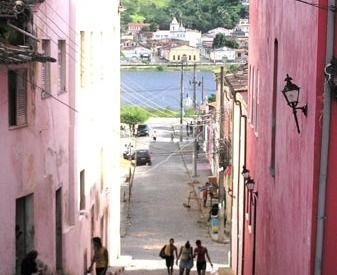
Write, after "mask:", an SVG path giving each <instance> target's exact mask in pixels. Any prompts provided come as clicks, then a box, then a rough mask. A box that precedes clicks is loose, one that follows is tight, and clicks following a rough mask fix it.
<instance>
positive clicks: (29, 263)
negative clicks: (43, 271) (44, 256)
mask: <svg viewBox="0 0 337 275" xmlns="http://www.w3.org/2000/svg"><path fill="white" fill-rule="evenodd" d="M37 255H38V253H37V251H36V250H32V251H30V252H28V253H27V255H26V256H25V257H24V258H23V260H22V262H21V274H22V275H32V274H36V273H37V272H39V270H38V267H37V262H36V259H37Z"/></svg>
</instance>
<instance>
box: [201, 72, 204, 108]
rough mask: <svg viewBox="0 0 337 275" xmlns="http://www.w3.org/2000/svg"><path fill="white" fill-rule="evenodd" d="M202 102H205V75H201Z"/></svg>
mask: <svg viewBox="0 0 337 275" xmlns="http://www.w3.org/2000/svg"><path fill="white" fill-rule="evenodd" d="M201 104H204V77H203V76H202V77H201Z"/></svg>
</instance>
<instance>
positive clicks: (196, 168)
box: [192, 124, 198, 177]
mask: <svg viewBox="0 0 337 275" xmlns="http://www.w3.org/2000/svg"><path fill="white" fill-rule="evenodd" d="M197 130H198V126H197V125H196V124H194V125H193V138H194V142H193V157H192V161H193V171H192V177H198V172H197V171H198V167H197V153H198V138H197Z"/></svg>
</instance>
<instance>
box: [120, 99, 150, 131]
mask: <svg viewBox="0 0 337 275" xmlns="http://www.w3.org/2000/svg"><path fill="white" fill-rule="evenodd" d="M148 118H149V113H148V112H147V111H146V110H144V109H142V108H141V107H139V106H136V105H123V106H122V107H121V122H122V123H125V124H128V125H129V127H130V129H131V130H132V133H133V134H134V133H135V125H136V124H140V123H144V122H145V121H146V120H147V119H148Z"/></svg>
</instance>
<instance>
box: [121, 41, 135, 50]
mask: <svg viewBox="0 0 337 275" xmlns="http://www.w3.org/2000/svg"><path fill="white" fill-rule="evenodd" d="M136 46H137V42H135V41H134V40H133V39H121V48H122V49H126V48H131V47H136Z"/></svg>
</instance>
